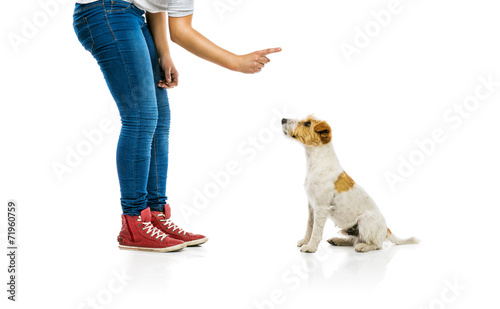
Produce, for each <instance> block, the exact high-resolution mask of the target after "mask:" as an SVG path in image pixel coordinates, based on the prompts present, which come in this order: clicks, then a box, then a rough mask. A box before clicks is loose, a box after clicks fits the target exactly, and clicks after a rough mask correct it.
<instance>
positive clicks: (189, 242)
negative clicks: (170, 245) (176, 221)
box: [185, 237, 208, 247]
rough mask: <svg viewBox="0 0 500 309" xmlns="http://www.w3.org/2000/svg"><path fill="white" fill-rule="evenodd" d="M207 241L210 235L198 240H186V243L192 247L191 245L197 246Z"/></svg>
mask: <svg viewBox="0 0 500 309" xmlns="http://www.w3.org/2000/svg"><path fill="white" fill-rule="evenodd" d="M207 241H208V237H205V238H200V239H197V240H191V241H186V242H185V244H186V246H187V247H191V246H197V245H201V244H204V243H206V242H207Z"/></svg>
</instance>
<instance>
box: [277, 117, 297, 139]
mask: <svg viewBox="0 0 500 309" xmlns="http://www.w3.org/2000/svg"><path fill="white" fill-rule="evenodd" d="M296 125H297V121H296V120H293V119H286V118H283V119H281V127H282V128H283V133H284V134H285V135H286V136H290V137H295V136H292V134H293V133H292V132H293V131H294V130H295V126H296Z"/></svg>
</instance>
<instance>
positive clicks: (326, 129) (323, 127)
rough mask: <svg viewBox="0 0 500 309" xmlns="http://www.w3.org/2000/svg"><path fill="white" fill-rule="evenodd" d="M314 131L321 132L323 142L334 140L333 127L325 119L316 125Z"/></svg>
mask: <svg viewBox="0 0 500 309" xmlns="http://www.w3.org/2000/svg"><path fill="white" fill-rule="evenodd" d="M314 132H316V133H318V134H319V137H320V138H321V142H322V143H323V144H328V143H329V142H330V141H331V140H332V129H330V126H329V125H328V123H326V122H325V121H321V122H318V123H317V124H316V125H315V126H314Z"/></svg>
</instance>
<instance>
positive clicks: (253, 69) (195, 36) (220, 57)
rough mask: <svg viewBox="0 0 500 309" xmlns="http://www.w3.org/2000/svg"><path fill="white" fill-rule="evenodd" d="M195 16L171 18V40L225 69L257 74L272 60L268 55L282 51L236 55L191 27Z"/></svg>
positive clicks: (275, 49) (267, 50)
mask: <svg viewBox="0 0 500 309" xmlns="http://www.w3.org/2000/svg"><path fill="white" fill-rule="evenodd" d="M192 19H193V15H188V16H185V17H169V18H168V26H169V30H170V39H171V40H172V41H173V42H174V43H177V44H179V45H180V46H181V47H183V48H184V49H186V50H188V51H189V52H191V53H193V54H195V55H196V56H198V57H200V58H203V59H205V60H208V61H210V62H213V63H215V64H218V65H220V66H222V67H224V68H227V69H230V70H233V71H238V72H242V73H257V72H260V70H261V69H262V68H263V67H264V65H265V64H266V63H268V62H269V61H270V60H269V59H268V58H267V57H266V55H268V54H271V53H276V52H279V51H281V48H270V49H265V50H261V51H256V52H253V53H250V54H246V55H235V54H233V53H231V52H229V51H227V50H225V49H223V48H221V47H219V46H217V45H215V44H214V43H212V42H211V41H210V40H209V39H207V38H206V37H204V36H203V35H202V34H200V33H199V32H198V31H196V30H195V29H194V28H193V27H192V26H191V21H192Z"/></svg>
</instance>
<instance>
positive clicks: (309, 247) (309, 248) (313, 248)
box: [300, 244, 318, 253]
mask: <svg viewBox="0 0 500 309" xmlns="http://www.w3.org/2000/svg"><path fill="white" fill-rule="evenodd" d="M316 250H318V246H313V245H310V244H307V245H304V246H302V247H301V248H300V251H301V252H309V253H314V252H316Z"/></svg>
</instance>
